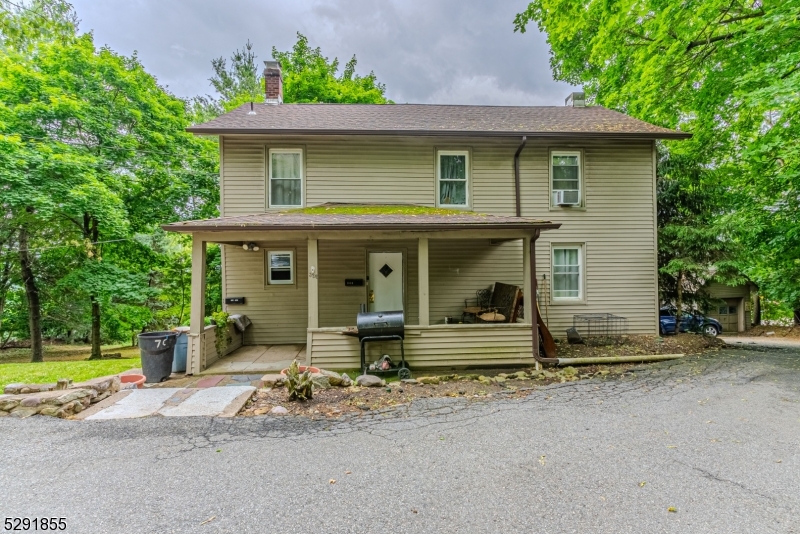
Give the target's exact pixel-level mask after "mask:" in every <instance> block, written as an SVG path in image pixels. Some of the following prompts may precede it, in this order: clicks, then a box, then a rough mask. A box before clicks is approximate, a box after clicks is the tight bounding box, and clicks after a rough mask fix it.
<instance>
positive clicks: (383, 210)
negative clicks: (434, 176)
mask: <svg viewBox="0 0 800 534" xmlns="http://www.w3.org/2000/svg"><path fill="white" fill-rule="evenodd" d="M285 213H302V214H304V215H436V216H447V215H475V216H480V215H482V214H480V213H475V212H474V211H463V210H454V209H446V208H428V207H425V206H409V205H397V204H394V205H392V204H387V205H367V206H359V205H322V206H314V207H311V208H300V209H296V210H289V211H286V212H285Z"/></svg>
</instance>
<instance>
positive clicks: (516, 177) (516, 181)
mask: <svg viewBox="0 0 800 534" xmlns="http://www.w3.org/2000/svg"><path fill="white" fill-rule="evenodd" d="M527 142H528V136H526V135H523V136H522V144H521V145H519V148H518V149H517V152H516V153H515V154H514V191H515V192H516V195H517V196H516V200H517V217H522V205H521V203H520V192H519V155H520V153H521V152H522V149H523V148H525V143H527ZM531 246H533V245H531Z"/></svg>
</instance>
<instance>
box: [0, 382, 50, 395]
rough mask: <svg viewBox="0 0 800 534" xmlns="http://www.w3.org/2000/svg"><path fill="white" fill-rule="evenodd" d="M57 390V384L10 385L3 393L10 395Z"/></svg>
mask: <svg viewBox="0 0 800 534" xmlns="http://www.w3.org/2000/svg"><path fill="white" fill-rule="evenodd" d="M55 388H56V384H8V385H7V386H6V387H5V388H3V393H6V394H8V395H19V394H26V393H42V392H44V391H53V390H54V389H55Z"/></svg>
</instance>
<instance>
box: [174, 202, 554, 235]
mask: <svg viewBox="0 0 800 534" xmlns="http://www.w3.org/2000/svg"><path fill="white" fill-rule="evenodd" d="M560 226H561V224H560V223H553V222H550V221H544V220H540V219H532V218H529V217H514V216H506V215H488V214H484V213H476V212H472V211H462V210H454V209H443V208H429V207H424V206H409V205H350V204H323V205H321V206H316V207H311V208H300V209H292V210H287V211H281V212H272V213H261V214H257V215H238V216H233V217H218V218H216V219H204V220H197V221H180V222H175V223H172V224H165V225H163V226H162V228H163V229H164V230H166V231H168V232H181V233H193V232H222V231H226V232H230V231H254V230H314V231H324V230H338V231H342V230H406V231H435V230H532V231H533V230H551V229H556V228H559V227H560Z"/></svg>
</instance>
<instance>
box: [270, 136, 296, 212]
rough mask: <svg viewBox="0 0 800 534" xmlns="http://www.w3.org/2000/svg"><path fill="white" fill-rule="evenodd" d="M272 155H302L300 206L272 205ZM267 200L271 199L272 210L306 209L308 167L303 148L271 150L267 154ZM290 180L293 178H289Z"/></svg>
mask: <svg viewBox="0 0 800 534" xmlns="http://www.w3.org/2000/svg"><path fill="white" fill-rule="evenodd" d="M272 154H300V178H299V180H300V204H289V205H282V204H273V203H272ZM267 160H268V161H267V198H269V207H270V208H302V207H305V205H306V202H305V199H306V195H305V181H306V180H305V174H306V166H305V161H304V159H303V149H302V148H270V149H269V151H268V153H267ZM283 179H287V178H276V180H283ZM288 179H289V180H291V179H293V178H288Z"/></svg>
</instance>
